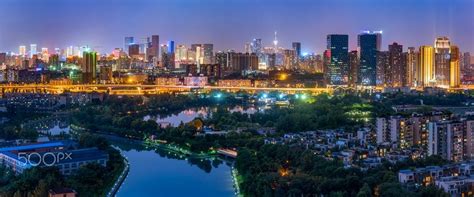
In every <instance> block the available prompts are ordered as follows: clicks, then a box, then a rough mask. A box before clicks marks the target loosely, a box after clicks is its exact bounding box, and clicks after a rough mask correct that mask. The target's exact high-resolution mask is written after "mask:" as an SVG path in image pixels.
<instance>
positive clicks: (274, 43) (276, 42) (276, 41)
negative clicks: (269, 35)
mask: <svg viewBox="0 0 474 197" xmlns="http://www.w3.org/2000/svg"><path fill="white" fill-rule="evenodd" d="M273 47H275V52H277V51H278V39H277V32H276V31H275V38H274V40H273Z"/></svg>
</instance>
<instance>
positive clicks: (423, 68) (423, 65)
mask: <svg viewBox="0 0 474 197" xmlns="http://www.w3.org/2000/svg"><path fill="white" fill-rule="evenodd" d="M434 56H435V50H434V48H433V47H432V46H421V47H420V58H419V63H418V68H419V69H418V79H419V80H420V85H422V86H425V87H426V86H431V85H433V83H434V82H435V77H434V73H435V72H434V69H435V68H434V63H435V61H434V60H435V58H434Z"/></svg>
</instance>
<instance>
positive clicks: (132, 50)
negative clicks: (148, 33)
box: [128, 44, 140, 58]
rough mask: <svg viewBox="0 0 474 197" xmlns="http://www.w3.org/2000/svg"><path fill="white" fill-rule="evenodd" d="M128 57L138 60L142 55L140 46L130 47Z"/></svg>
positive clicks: (133, 45)
mask: <svg viewBox="0 0 474 197" xmlns="http://www.w3.org/2000/svg"><path fill="white" fill-rule="evenodd" d="M128 55H129V56H130V57H134V58H136V57H137V56H138V55H140V45H139V44H131V45H129V46H128Z"/></svg>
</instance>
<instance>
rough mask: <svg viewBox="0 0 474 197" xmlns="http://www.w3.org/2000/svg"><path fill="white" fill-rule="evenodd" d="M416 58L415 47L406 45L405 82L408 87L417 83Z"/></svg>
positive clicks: (417, 56)
mask: <svg viewBox="0 0 474 197" xmlns="http://www.w3.org/2000/svg"><path fill="white" fill-rule="evenodd" d="M418 58H419V53H418V51H416V49H415V47H408V52H407V53H406V84H407V86H408V87H417V86H418V85H419V84H418V83H419V81H420V80H419V78H418V77H419V76H418V75H417V74H416V73H418V70H419V68H418Z"/></svg>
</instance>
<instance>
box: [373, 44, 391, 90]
mask: <svg viewBox="0 0 474 197" xmlns="http://www.w3.org/2000/svg"><path fill="white" fill-rule="evenodd" d="M376 72H377V82H376V83H377V86H390V80H391V77H390V76H389V75H390V74H391V70H390V53H389V52H388V51H378V52H377V68H376Z"/></svg>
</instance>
